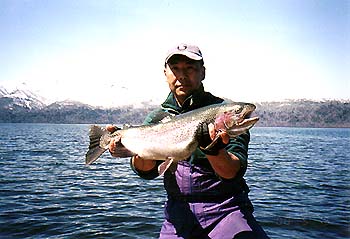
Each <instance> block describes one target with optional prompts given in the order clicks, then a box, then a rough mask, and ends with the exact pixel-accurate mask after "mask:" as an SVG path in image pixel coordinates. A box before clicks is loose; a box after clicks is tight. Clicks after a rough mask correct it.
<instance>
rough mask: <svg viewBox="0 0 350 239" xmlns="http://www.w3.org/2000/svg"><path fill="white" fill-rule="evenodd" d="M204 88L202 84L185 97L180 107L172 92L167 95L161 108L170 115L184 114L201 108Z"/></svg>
mask: <svg viewBox="0 0 350 239" xmlns="http://www.w3.org/2000/svg"><path fill="white" fill-rule="evenodd" d="M204 94H205V91H204V86H203V84H201V85H200V87H199V88H198V89H197V90H196V91H194V92H193V94H192V95H190V96H189V97H187V99H186V100H185V101H184V103H183V104H182V106H180V105H179V104H178V102H177V100H176V98H175V96H174V94H173V93H172V92H170V93H169V95H168V97H167V98H166V100H165V101H164V103H163V104H162V108H163V109H164V110H166V111H167V112H169V113H172V114H181V113H184V112H188V111H191V110H193V109H197V108H199V107H201V106H202V105H201V102H202V100H201V99H202V97H203V96H204Z"/></svg>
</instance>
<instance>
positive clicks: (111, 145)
mask: <svg viewBox="0 0 350 239" xmlns="http://www.w3.org/2000/svg"><path fill="white" fill-rule="evenodd" d="M118 129H119V128H118V127H117V126H114V125H111V124H109V125H107V126H106V130H107V131H108V132H110V133H113V132H115V131H116V130H118ZM109 152H110V153H111V155H112V156H113V157H118V156H117V145H116V139H115V138H112V139H111V142H110V143H109Z"/></svg>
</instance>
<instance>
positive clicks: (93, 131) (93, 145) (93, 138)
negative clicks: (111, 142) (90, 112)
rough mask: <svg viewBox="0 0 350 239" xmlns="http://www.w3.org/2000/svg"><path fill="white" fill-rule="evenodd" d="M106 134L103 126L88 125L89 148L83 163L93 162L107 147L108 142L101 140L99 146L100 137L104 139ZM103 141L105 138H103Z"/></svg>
mask: <svg viewBox="0 0 350 239" xmlns="http://www.w3.org/2000/svg"><path fill="white" fill-rule="evenodd" d="M107 134H108V131H107V130H106V129H104V128H101V127H99V126H97V125H92V126H91V127H90V132H89V137H90V145H89V150H88V152H87V153H86V155H85V164H86V165H89V164H92V163H93V162H95V161H96V160H97V159H98V158H99V157H100V156H101V155H102V154H103V153H104V152H105V151H106V150H107V149H108V143H106V142H103V146H104V147H101V145H100V144H101V138H102V137H103V138H104V139H105V138H106V137H104V136H106V135H107ZM104 141H105V140H104Z"/></svg>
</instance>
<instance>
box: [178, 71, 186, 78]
mask: <svg viewBox="0 0 350 239" xmlns="http://www.w3.org/2000/svg"><path fill="white" fill-rule="evenodd" d="M186 76H187V74H186V72H185V70H179V71H177V72H176V78H177V79H178V80H184V79H186V78H187V77H186Z"/></svg>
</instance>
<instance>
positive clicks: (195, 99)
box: [134, 86, 250, 194]
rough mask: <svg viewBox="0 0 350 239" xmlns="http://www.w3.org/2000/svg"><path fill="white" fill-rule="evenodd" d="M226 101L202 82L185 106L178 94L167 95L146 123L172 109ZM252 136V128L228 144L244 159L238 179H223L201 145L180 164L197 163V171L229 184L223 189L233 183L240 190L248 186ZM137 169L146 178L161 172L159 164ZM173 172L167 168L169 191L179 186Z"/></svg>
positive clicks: (178, 110)
mask: <svg viewBox="0 0 350 239" xmlns="http://www.w3.org/2000/svg"><path fill="white" fill-rule="evenodd" d="M223 101H224V100H223V99H221V98H219V97H216V96H213V95H212V94H211V93H209V92H205V91H204V88H203V86H201V87H200V88H199V89H198V90H197V91H196V92H194V94H193V95H192V96H190V97H189V98H187V99H186V100H185V102H184V104H183V105H182V107H181V106H179V105H178V104H177V101H176V100H175V97H174V95H173V94H172V93H170V94H169V95H168V97H167V99H166V100H165V102H164V103H163V104H162V105H161V107H160V108H159V109H156V110H155V111H153V112H151V113H150V114H149V115H148V116H147V117H146V119H145V121H144V124H154V123H158V122H159V121H160V120H162V119H163V118H164V117H165V116H167V115H169V113H170V114H173V115H178V114H182V113H185V112H188V111H191V110H194V109H198V108H201V107H204V106H207V105H211V104H217V103H222V102H223ZM249 140H250V134H249V132H247V133H245V134H242V135H240V136H238V137H237V138H236V139H231V140H230V142H229V144H228V145H227V147H226V150H227V151H228V152H231V153H233V154H234V155H236V156H237V157H238V158H239V159H240V162H241V169H240V171H239V173H238V174H237V176H236V177H235V178H234V179H222V178H220V177H219V176H217V175H216V174H215V172H214V170H213V169H212V167H211V165H210V163H209V161H208V160H207V158H206V156H205V154H204V153H202V151H201V150H199V149H197V150H196V151H195V152H194V153H193V154H192V156H191V157H190V158H189V159H188V160H187V161H185V162H183V161H180V162H179V165H183V164H188V165H187V166H188V167H193V169H194V170H193V171H196V170H199V171H200V173H202V171H203V172H204V174H206V173H208V175H206V176H205V177H209V178H213V180H214V181H215V180H218V182H217V183H218V184H220V183H223V184H225V185H224V187H218V188H219V189H218V190H219V191H222V190H227V189H226V188H227V185H226V184H229V185H230V186H229V188H235V189H234V190H240V189H241V188H245V189H247V186H246V184H245V182H244V179H243V175H244V174H245V171H246V169H247V157H248V153H247V152H248V143H249ZM160 163H162V162H161V161H159V162H158V161H157V166H158V165H159V164H160ZM134 171H135V172H136V173H137V174H138V175H139V176H141V177H142V178H145V179H153V178H155V177H157V176H158V171H157V167H155V168H154V169H153V170H151V171H149V172H140V171H137V170H135V169H134ZM169 174H170V173H168V172H166V174H165V175H164V179H165V187H166V189H167V187H168V188H170V190H168V189H167V191H168V193H170V194H172V192H171V188H173V187H175V185H173V186H171V184H175V183H176V182H175V181H174V179H171V177H172V176H171V175H169ZM169 177H170V178H169ZM201 178H203V177H201ZM215 178H216V179H215ZM221 186H222V185H221ZM176 190H178V189H176ZM169 191H170V192H169ZM229 191H230V190H229Z"/></svg>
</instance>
